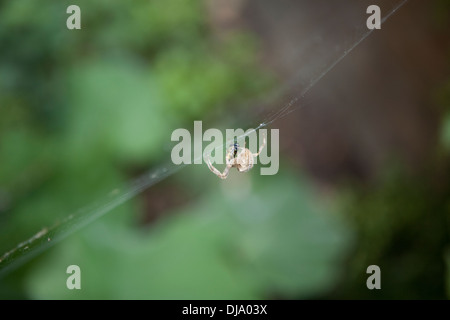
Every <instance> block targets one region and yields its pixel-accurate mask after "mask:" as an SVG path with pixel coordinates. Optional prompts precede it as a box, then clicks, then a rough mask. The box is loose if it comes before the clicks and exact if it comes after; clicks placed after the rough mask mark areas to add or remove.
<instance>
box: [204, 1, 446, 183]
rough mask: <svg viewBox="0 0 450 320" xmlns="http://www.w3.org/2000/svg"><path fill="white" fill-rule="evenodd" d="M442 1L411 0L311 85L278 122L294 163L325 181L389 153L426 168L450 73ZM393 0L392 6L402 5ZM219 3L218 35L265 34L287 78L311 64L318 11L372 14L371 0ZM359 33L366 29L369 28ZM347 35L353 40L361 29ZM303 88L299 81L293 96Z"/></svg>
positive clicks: (377, 164)
mask: <svg viewBox="0 0 450 320" xmlns="http://www.w3.org/2000/svg"><path fill="white" fill-rule="evenodd" d="M376 2H377V1H375V2H374V4H375V3H376ZM378 2H379V1H378ZM438 2H439V1H408V2H407V3H406V4H405V5H404V6H403V7H402V8H400V10H398V11H397V12H395V13H394V14H393V15H392V16H391V18H390V19H388V20H387V21H386V23H384V24H383V25H382V28H381V30H375V31H374V32H373V33H372V34H371V35H370V36H369V37H368V38H367V39H365V40H364V41H363V42H362V43H361V44H360V45H358V46H357V47H356V48H355V49H354V50H353V51H352V52H350V53H349V54H348V55H347V56H346V57H345V58H344V59H343V60H342V61H341V62H340V63H338V64H337V65H336V66H335V67H334V68H333V69H332V70H331V71H330V72H329V73H327V74H326V75H325V77H324V78H323V79H321V80H320V82H319V83H317V84H316V85H315V86H314V87H313V88H312V89H311V91H310V92H308V99H307V100H308V103H307V106H306V107H302V108H299V109H298V110H296V111H295V112H293V113H291V114H290V115H289V116H288V117H283V118H281V119H278V120H277V121H276V122H274V123H273V124H272V127H275V128H282V130H280V140H281V141H280V144H281V147H280V148H281V151H282V152H283V153H284V154H285V155H288V156H289V157H290V159H291V160H292V161H291V162H292V163H293V164H294V165H299V166H301V167H302V168H304V169H306V171H307V172H309V173H310V174H311V175H312V176H313V177H314V178H317V179H318V180H319V181H321V182H323V183H325V184H328V183H333V182H336V181H337V180H341V179H342V178H351V179H357V180H360V179H362V180H363V181H370V180H371V179H373V178H374V177H376V176H377V175H378V174H379V173H380V172H381V171H382V170H383V169H384V168H385V165H386V164H387V162H388V160H395V161H397V162H398V163H400V164H401V165H402V166H406V167H407V168H408V169H410V170H411V171H412V172H414V171H415V170H418V169H420V168H421V167H422V166H423V165H424V161H425V159H426V158H427V156H428V155H429V153H430V152H431V150H433V149H435V144H436V143H437V137H438V136H437V135H438V132H437V129H438V123H439V110H438V109H437V108H436V107H434V104H433V103H434V102H433V95H434V93H435V91H436V90H437V89H438V88H439V87H440V86H441V85H442V84H443V82H444V81H445V80H446V79H448V76H449V59H448V58H449V54H448V52H449V37H448V30H449V28H448V27H449V26H448V25H447V26H444V25H442V23H441V24H439V21H437V20H436V16H438V15H439V12H437V10H438V7H437V3H438ZM387 3H388V7H389V4H390V5H392V3H395V2H394V1H391V2H390V3H389V2H387ZM210 4H211V5H210V6H209V9H210V10H209V11H210V16H211V22H212V24H213V29H214V30H215V32H216V33H217V34H218V35H219V36H223V35H224V34H226V33H227V32H232V30H233V29H234V28H242V27H243V28H246V29H248V30H250V31H251V32H252V33H254V34H256V35H257V36H258V37H259V39H260V41H261V45H262V48H263V50H261V61H262V64H263V65H264V67H266V68H269V69H270V70H271V71H273V72H275V73H276V75H277V76H278V77H279V78H280V79H284V80H285V79H292V78H294V77H295V76H296V74H297V73H298V72H299V71H300V72H301V69H302V68H304V67H305V66H304V64H303V63H302V61H304V59H303V58H302V57H303V56H302V54H303V53H302V52H299V47H301V43H300V41H301V39H305V38H307V37H305V35H306V34H307V33H308V32H310V31H311V30H314V28H315V26H314V23H316V24H317V22H316V21H315V20H314V19H311V18H309V16H310V15H309V13H310V12H320V13H321V14H323V15H324V17H326V19H325V21H327V20H330V19H332V18H333V15H334V14H335V15H336V16H340V17H342V16H345V15H348V17H349V19H351V18H352V17H355V16H356V15H364V16H367V17H368V15H367V14H366V13H365V12H361V10H364V8H363V7H361V5H359V6H358V5H355V4H353V5H350V3H349V2H348V5H347V6H343V5H342V3H339V5H337V4H334V3H330V1H327V2H324V1H292V0H281V1H270V0H233V1H228V0H214V1H210ZM224 8H226V10H225V9H224ZM337 10H338V11H337ZM384 14H386V11H383V7H382V12H381V15H382V17H383V16H384ZM363 21H364V20H363ZM360 28H361V29H363V28H365V25H361V26H360ZM358 32H359V36H361V34H362V33H363V32H365V30H359V31H358ZM333 36H334V34H328V35H326V36H325V37H329V39H328V40H332V37H333ZM338 36H339V35H338ZM347 37H348V39H347V38H346V41H347V42H348V41H350V43H347V45H349V44H351V42H352V41H356V40H357V37H358V35H356V36H355V37H353V35H347ZM309 58H310V59H312V60H314V57H309ZM301 89H302V88H301V87H296V86H293V87H292V88H291V89H290V91H289V92H287V94H286V99H287V101H289V99H291V98H293V97H295V96H297V95H298V94H299V92H300V91H301ZM281 101H283V100H281ZM280 107H282V104H281V105H275V106H273V108H280Z"/></svg>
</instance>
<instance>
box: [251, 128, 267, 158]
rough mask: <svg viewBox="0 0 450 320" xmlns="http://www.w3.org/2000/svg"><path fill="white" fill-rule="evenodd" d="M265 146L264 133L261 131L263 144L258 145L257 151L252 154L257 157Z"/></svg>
mask: <svg viewBox="0 0 450 320" xmlns="http://www.w3.org/2000/svg"><path fill="white" fill-rule="evenodd" d="M265 146H266V134H265V133H263V144H262V145H261V146H260V147H259V151H258V153H254V154H253V156H255V157H257V156H259V154H260V153H261V151H262V149H264V147H265Z"/></svg>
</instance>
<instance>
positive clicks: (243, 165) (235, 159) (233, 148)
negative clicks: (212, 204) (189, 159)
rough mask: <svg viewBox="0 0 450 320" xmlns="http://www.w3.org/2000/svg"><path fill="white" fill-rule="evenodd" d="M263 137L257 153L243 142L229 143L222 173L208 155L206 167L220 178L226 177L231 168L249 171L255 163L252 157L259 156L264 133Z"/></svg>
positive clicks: (264, 139)
mask: <svg viewBox="0 0 450 320" xmlns="http://www.w3.org/2000/svg"><path fill="white" fill-rule="evenodd" d="M263 137H264V138H263V144H262V145H261V146H260V148H259V151H258V153H252V152H251V151H250V150H249V149H247V148H245V144H244V147H240V146H239V144H237V143H234V144H232V145H230V147H229V148H228V150H227V155H226V157H225V162H226V167H225V170H224V171H223V172H222V173H221V172H220V171H219V170H217V169H216V168H215V167H214V166H213V165H212V163H211V160H210V158H209V156H208V158H207V159H206V164H207V165H208V168H209V169H210V170H211V171H212V172H213V173H214V174H215V175H216V176H218V177H219V178H221V179H226V178H227V177H228V173H229V172H230V169H231V168H236V169H237V170H238V171H239V172H247V171H249V170H250V169H251V168H253V165H254V163H255V160H254V158H253V157H257V156H259V154H260V153H261V151H262V149H263V148H264V146H265V145H266V136H265V135H264V136H263Z"/></svg>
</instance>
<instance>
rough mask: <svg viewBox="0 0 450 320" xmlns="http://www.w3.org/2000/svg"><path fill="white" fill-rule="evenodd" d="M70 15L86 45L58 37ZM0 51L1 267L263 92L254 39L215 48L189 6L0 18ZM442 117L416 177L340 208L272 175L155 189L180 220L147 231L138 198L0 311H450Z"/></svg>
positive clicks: (107, 2) (31, 270) (146, 5)
mask: <svg viewBox="0 0 450 320" xmlns="http://www.w3.org/2000/svg"><path fill="white" fill-rule="evenodd" d="M71 4H77V5H79V6H80V7H81V10H82V30H74V31H70V30H67V28H66V19H67V17H68V15H67V14H66V8H67V6H69V5H71ZM0 47H1V50H0V235H1V237H0V254H1V253H3V252H5V251H7V250H9V249H11V248H12V247H14V246H16V245H17V244H18V243H19V242H21V241H23V240H25V239H27V238H29V237H30V236H32V235H33V234H35V233H36V232H37V231H39V230H40V229H41V228H43V227H48V226H51V225H53V224H54V223H55V222H57V221H59V220H61V219H63V218H65V217H67V216H68V215H69V214H71V213H73V212H75V211H76V210H77V209H79V208H80V207H83V206H84V205H86V204H89V203H90V202H92V201H94V200H96V199H99V198H101V197H102V196H103V195H104V194H106V193H109V192H110V191H111V190H112V189H113V188H117V187H120V186H122V184H123V183H124V182H126V181H128V180H129V179H130V178H131V177H133V176H135V175H136V172H138V173H139V172H140V171H141V170H142V168H150V167H153V166H156V165H157V164H159V163H160V162H164V161H167V159H168V152H169V151H170V147H171V146H172V144H171V143H170V134H171V132H172V130H173V129H175V128H178V127H186V128H191V127H192V121H193V120H199V119H204V118H205V117H207V115H208V114H212V113H213V112H215V111H216V110H218V109H220V108H222V110H223V109H224V108H225V106H226V108H227V111H233V110H236V109H234V108H235V107H230V106H234V105H237V103H239V102H241V101H243V100H245V99H247V98H249V97H255V96H256V95H258V94H260V93H261V92H263V91H264V90H266V89H267V88H269V87H270V85H271V84H272V80H271V77H270V75H268V74H267V73H266V72H263V71H261V69H260V67H258V65H257V63H256V56H257V50H258V45H257V39H255V38H254V37H253V36H252V35H249V34H246V33H244V32H234V33H232V34H230V35H228V36H227V37H226V38H224V39H221V40H217V39H216V38H215V37H214V35H213V34H212V33H211V28H210V26H209V22H208V14H207V11H206V7H205V3H204V2H203V1H201V0H192V1H180V0H178V1H177V0H168V1H144V0H140V1H137V0H135V1H133V2H125V1H119V0H116V1H111V0H97V1H87V0H85V1H70V2H69V1H53V0H39V1H33V0H14V1H1V2H0ZM443 92H444V93H443V95H442V99H441V100H440V101H441V102H440V104H442V105H444V106H448V105H449V101H450V99H449V97H450V96H449V95H448V92H449V91H446V90H444V91H443ZM446 110H447V114H448V109H446ZM229 113H230V114H233V112H229ZM241 113H243V112H242V110H239V114H241ZM244 113H245V112H244ZM236 114H237V113H236ZM443 114H446V113H443ZM448 118H449V117H448V116H446V118H445V119H446V120H444V121H443V125H442V127H441V129H442V131H441V132H442V135H441V140H440V141H441V145H440V146H438V147H436V149H437V150H436V154H437V155H434V154H433V155H431V156H430V159H429V160H430V163H429V164H428V166H427V168H429V170H424V171H423V172H420V173H417V174H416V175H414V174H412V175H411V174H410V173H408V172H406V171H405V170H404V169H403V168H400V169H399V168H396V169H393V170H388V171H386V174H385V176H383V177H381V178H380V180H379V181H377V182H376V183H375V184H374V185H371V186H366V185H363V186H362V185H358V184H355V185H351V186H350V188H349V189H348V194H347V193H345V192H339V193H338V194H337V198H338V200H340V201H341V200H342V199H344V201H343V203H344V204H343V205H341V206H338V205H337V203H338V202H336V201H335V200H336V199H334V200H330V202H329V203H328V202H326V201H324V199H326V198H324V197H323V195H322V196H321V197H319V196H318V195H317V193H316V192H315V191H314V189H313V188H312V187H311V183H310V182H309V181H308V179H307V178H306V177H304V176H302V175H300V174H298V173H297V172H294V171H293V169H291V168H290V167H289V166H288V165H287V164H286V163H283V164H282V165H281V166H280V172H279V174H277V175H275V176H263V177H261V176H259V175H258V174H257V173H255V170H256V171H257V170H258V169H259V168H258V167H256V168H255V169H253V172H250V173H249V174H247V175H237V174H235V172H232V173H231V176H230V177H229V179H228V180H226V181H219V180H218V179H217V177H215V176H214V175H212V174H211V173H210V172H209V171H208V170H205V167H204V166H190V167H189V168H188V169H187V170H184V171H183V172H180V173H177V175H176V177H172V178H170V179H169V181H168V182H167V183H168V184H170V185H176V186H177V188H176V190H177V191H178V192H180V193H181V194H180V195H178V194H175V195H173V194H169V195H167V197H170V196H174V197H176V198H178V197H179V198H183V197H186V195H187V197H188V198H189V199H190V200H191V201H190V202H189V203H188V204H185V205H184V206H181V207H179V208H169V209H166V212H164V214H165V215H166V216H165V217H164V218H163V219H161V220H158V221H156V222H155V223H153V224H152V225H151V227H150V229H146V228H144V227H143V226H142V225H138V221H140V219H142V215H143V212H144V211H145V205H144V203H145V201H146V197H148V196H149V195H148V194H144V195H143V196H140V197H138V198H137V199H134V200H133V201H129V202H126V203H125V204H123V205H121V206H120V207H118V208H116V209H114V210H113V212H110V213H109V214H108V215H106V216H104V217H102V218H101V219H99V220H98V221H96V222H94V223H92V224H90V225H89V226H88V227H86V228H85V229H83V230H81V231H79V232H77V233H75V234H73V235H71V236H70V237H68V238H67V239H65V240H64V241H62V242H60V243H58V244H57V245H56V246H54V247H53V248H52V249H50V250H48V251H47V252H45V254H43V255H42V256H40V257H38V258H37V259H34V260H32V261H31V262H29V263H27V264H26V265H24V266H23V267H21V268H19V269H17V270H16V271H14V272H13V273H10V274H8V275H7V276H6V277H4V278H1V279H0V298H36V299H42V298H57V299H66V298H67V299H78V298H93V299H107V298H112V299H120V298H136V299H143V298H145V299H151V298H154V299H183V298H188V299H224V298H226V299H255V298H314V297H325V298H330V297H331V298H335V297H336V298H343V297H344V298H444V297H445V292H446V290H447V297H448V294H449V293H448V292H449V291H450V286H449V284H448V282H449V281H448V279H450V277H449V274H450V271H449V270H450V263H449V259H450V258H449V248H448V243H449V239H448V234H449V220H448V217H449V212H448V211H449V208H450V204H449V200H448V199H450V197H449V190H450V186H449V185H448V181H450V180H449V179H448V176H447V175H448V174H447V172H448V168H447V164H446V163H447V162H448V161H447V160H448V150H449V148H450V138H449V137H450V121H449V120H448ZM218 182H220V183H218ZM339 187H342V186H339ZM156 188H160V185H156V186H154V187H152V188H151V189H150V191H149V193H150V197H149V198H150V199H151V194H152V193H153V192H155V189H156ZM169 200H170V201H169V202H172V199H169ZM173 202H176V199H173ZM339 210H341V211H343V212H342V213H343V215H340V214H339V212H338V211H339ZM150 213H151V212H150ZM350 253H351V254H350ZM72 264H77V265H79V266H80V267H81V272H82V290H80V291H71V290H68V289H67V288H66V286H65V284H66V279H67V276H68V275H67V274H66V272H65V271H66V268H67V266H69V265H72ZM370 264H376V265H379V266H380V267H381V270H382V288H383V289H382V290H380V291H369V290H367V287H366V285H365V284H366V279H367V274H366V273H365V271H366V268H367V266H368V265H370ZM343 266H345V268H343ZM445 277H447V289H446V288H445V286H446V282H445Z"/></svg>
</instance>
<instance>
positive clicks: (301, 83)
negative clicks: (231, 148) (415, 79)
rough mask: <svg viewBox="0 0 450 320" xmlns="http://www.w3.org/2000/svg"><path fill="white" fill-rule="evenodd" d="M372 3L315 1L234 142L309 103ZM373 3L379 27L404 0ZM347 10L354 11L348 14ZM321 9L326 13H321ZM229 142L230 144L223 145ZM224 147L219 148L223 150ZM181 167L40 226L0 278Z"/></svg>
mask: <svg viewBox="0 0 450 320" xmlns="http://www.w3.org/2000/svg"><path fill="white" fill-rule="evenodd" d="M372 2H374V1H372V0H370V1H367V0H364V1H358V2H357V3H356V4H355V2H354V1H339V4H337V3H330V2H329V1H326V2H325V1H322V0H321V1H317V2H316V3H319V4H318V5H317V6H316V8H319V10H317V12H313V14H312V16H309V19H310V20H314V19H315V20H316V21H315V27H314V30H313V31H311V30H308V32H309V33H308V34H306V35H305V38H304V39H299V44H298V46H297V47H296V48H297V49H296V51H295V52H293V53H291V55H293V56H296V57H297V58H298V59H299V60H301V61H302V62H301V64H300V62H298V65H297V66H300V65H301V66H302V67H301V68H300V69H299V70H298V72H297V74H296V75H295V76H294V77H292V78H291V79H290V80H289V81H287V82H286V83H285V85H284V86H283V87H280V88H278V89H277V91H275V92H272V93H271V94H270V95H268V96H266V97H265V98H264V101H263V103H264V105H266V106H267V107H266V108H264V109H263V110H261V111H260V112H259V115H257V116H256V117H255V115H254V114H253V115H252V116H253V117H252V119H255V118H256V119H260V121H258V122H259V124H258V125H256V126H255V129H253V130H249V131H247V132H246V133H245V134H244V135H241V136H239V137H238V139H243V138H245V137H246V136H248V135H249V134H251V133H252V132H254V131H256V130H259V129H261V128H264V127H267V126H269V125H270V124H273V123H274V122H275V121H277V120H278V119H280V118H283V117H286V116H287V115H289V114H290V113H292V112H294V111H296V110H298V109H299V108H301V107H303V106H305V105H307V103H306V97H307V94H308V92H309V91H310V90H311V89H312V88H313V87H314V86H316V84H317V83H318V82H319V81H320V80H321V79H322V78H324V77H325V76H326V75H327V74H328V73H329V72H330V71H331V70H332V69H333V68H334V67H335V66H336V65H337V64H338V63H339V62H340V61H342V60H343V59H344V58H345V57H347V55H349V54H350V52H352V51H353V50H354V49H355V48H356V47H357V46H358V45H359V44H360V43H361V42H362V41H364V40H365V39H366V38H367V37H368V36H369V35H370V34H371V33H372V32H374V31H375V30H369V29H367V27H366V19H367V17H368V14H366V8H367V7H368V6H369V5H371V4H373V3H372ZM377 2H378V3H376V4H377V5H379V6H380V8H381V12H382V19H381V24H382V25H383V24H384V23H385V22H386V21H387V20H388V19H389V18H390V17H391V16H392V15H393V14H394V13H395V12H396V11H397V10H398V9H399V8H400V7H402V6H403V5H404V4H405V3H406V2H407V0H386V1H377ZM342 3H345V5H342ZM349 3H350V4H351V5H349ZM330 6H331V7H330ZM349 8H353V9H354V10H350V12H349V11H348V9H349ZM324 11H325V12H326V13H325V14H322V12H324ZM333 11H334V12H333ZM383 13H385V14H383ZM309 14H310V12H307V13H303V16H304V17H306V15H309ZM322 22H323V23H322ZM292 88H301V89H295V90H293V91H294V92H296V94H295V96H294V97H293V98H291V99H290V100H289V101H288V102H286V103H282V104H280V103H279V101H280V97H282V96H286V91H288V90H290V91H292ZM277 106H278V107H277ZM239 121H240V122H242V123H247V124H249V123H251V122H252V121H250V119H249V118H247V119H246V118H244V117H243V118H241V119H239ZM228 143H229V141H227V142H226V143H225V144H224V145H227V144H228ZM224 145H221V146H219V147H217V148H221V147H223V146H224ZM199 158H200V157H199ZM199 158H196V160H199ZM185 166H186V164H181V165H174V164H173V163H172V162H171V161H170V159H169V160H168V161H166V162H165V163H164V164H163V165H161V166H160V167H158V168H155V169H152V170H150V171H148V172H147V173H144V174H142V175H141V176H139V177H138V178H136V179H134V180H133V181H131V182H130V183H129V184H128V185H126V186H124V187H121V188H116V189H113V190H112V191H111V192H110V193H109V194H107V195H106V196H105V197H104V198H102V199H99V200H98V201H96V202H95V203H93V204H91V205H88V206H85V207H83V208H82V209H80V210H79V211H78V212H75V213H73V214H71V215H69V216H68V217H66V218H65V219H64V220H62V221H60V222H58V223H56V224H54V225H53V226H52V227H49V228H43V229H42V230H40V231H38V232H37V233H36V234H35V235H33V236H32V237H30V238H29V239H27V240H25V241H23V242H21V243H19V244H18V245H17V246H16V247H15V248H13V249H12V250H10V251H8V252H6V253H4V254H3V255H2V256H0V276H3V275H5V274H6V273H7V272H8V271H10V270H12V269H14V268H16V267H18V266H19V265H21V264H22V263H24V262H26V261H27V260H28V259H30V258H32V257H34V256H36V255H37V254H39V253H40V252H42V251H44V250H46V249H48V248H49V247H50V246H52V245H54V244H56V243H57V242H58V241H60V240H62V239H64V238H65V237H67V236H68V235H70V234H72V233H73V232H75V231H77V230H79V229H80V228H82V227H83V226H86V225H88V224H89V223H91V222H92V221H94V220H96V219H98V218H99V217H101V216H103V215H104V214H106V213H108V212H109V211H111V210H112V209H114V208H116V207H117V206H119V205H120V204H122V203H124V202H125V201H128V200H130V199H132V198H133V197H135V196H136V195H138V194H140V193H141V192H142V191H144V190H146V189H148V188H150V187H152V186H153V185H155V184H157V183H158V182H160V181H162V180H164V179H166V178H167V177H169V176H171V175H174V174H175V173H176V172H178V171H179V170H180V169H182V168H184V167H185Z"/></svg>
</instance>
